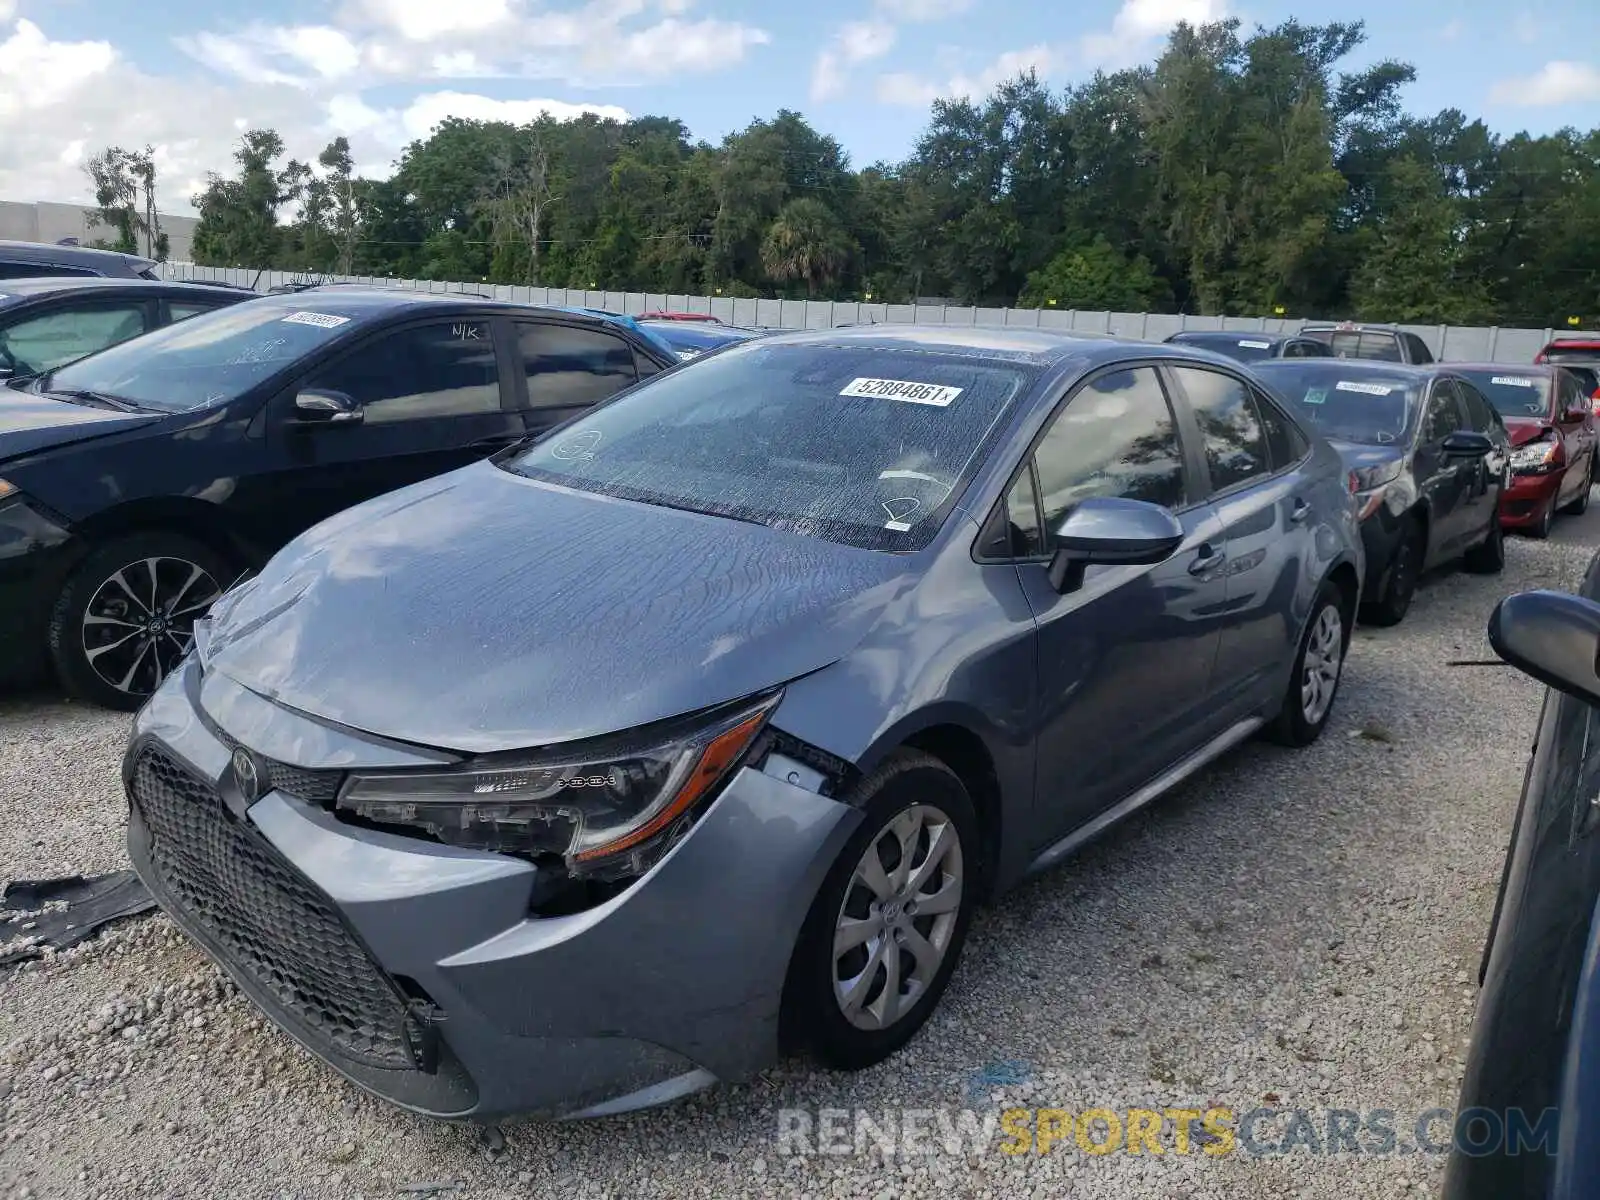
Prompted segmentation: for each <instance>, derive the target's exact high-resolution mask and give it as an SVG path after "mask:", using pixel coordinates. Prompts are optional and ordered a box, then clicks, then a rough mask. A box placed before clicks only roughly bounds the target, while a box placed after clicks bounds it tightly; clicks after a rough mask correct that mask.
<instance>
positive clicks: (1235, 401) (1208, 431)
mask: <svg viewBox="0 0 1600 1200" xmlns="http://www.w3.org/2000/svg"><path fill="white" fill-rule="evenodd" d="M1172 371H1173V374H1174V375H1176V376H1177V377H1178V382H1179V383H1180V384H1182V385H1183V391H1184V394H1185V395H1186V396H1188V397H1189V407H1191V408H1192V409H1194V419H1195V421H1196V423H1197V424H1199V426H1200V436H1201V439H1202V447H1203V449H1204V450H1205V456H1206V465H1207V466H1208V467H1210V468H1211V486H1212V487H1213V488H1214V489H1216V490H1217V491H1219V492H1220V491H1222V490H1223V489H1224V488H1230V487H1232V486H1234V484H1237V483H1242V482H1244V481H1245V480H1246V479H1253V478H1254V477H1256V476H1258V475H1266V474H1268V473H1270V472H1271V470H1272V461H1271V460H1270V459H1269V458H1268V457H1267V431H1266V429H1265V428H1264V427H1263V426H1262V422H1261V417H1260V415H1259V414H1258V413H1257V412H1256V406H1255V402H1254V401H1253V400H1252V399H1251V397H1250V390H1249V389H1248V388H1246V387H1245V385H1244V384H1242V383H1240V382H1239V381H1238V380H1237V379H1235V378H1233V377H1232V376H1231V375H1223V374H1221V373H1220V372H1217V371H1206V370H1203V369H1201V368H1199V367H1174V368H1173V369H1172Z"/></svg>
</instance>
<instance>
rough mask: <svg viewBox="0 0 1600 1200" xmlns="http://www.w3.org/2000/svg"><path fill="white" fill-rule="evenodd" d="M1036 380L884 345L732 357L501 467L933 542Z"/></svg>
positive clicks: (760, 348) (603, 410) (892, 543)
mask: <svg viewBox="0 0 1600 1200" xmlns="http://www.w3.org/2000/svg"><path fill="white" fill-rule="evenodd" d="M1032 379H1033V372H1032V371H1031V370H1029V369H1027V368H1024V367H1021V366H1018V365H1013V364H1010V363H996V362H992V361H986V360H983V359H979V358H976V357H973V356H968V355H959V354H938V353H930V352H924V351H910V350H887V349H882V348H879V347H859V348H858V347H846V346H818V345H798V346H796V345H773V344H771V343H768V342H764V341H763V342H752V343H749V344H747V345H744V346H734V347H730V348H729V349H728V350H726V351H725V352H723V353H722V354H719V355H717V356H716V357H714V358H708V359H706V360H705V361H704V362H701V363H697V364H695V365H694V366H693V367H689V368H687V369H685V370H683V371H673V372H668V373H666V374H663V375H660V376H657V377H656V378H654V379H652V380H651V381H649V382H648V383H645V384H643V385H641V386H640V387H638V388H636V389H634V390H633V391H630V392H628V393H627V394H626V395H623V396H620V397H618V398H617V399H616V400H614V401H612V402H610V403H608V404H605V405H603V406H602V407H600V408H598V409H596V410H595V411H593V412H592V413H589V414H588V415H586V416H583V417H580V418H579V419H577V420H576V421H573V422H570V423H568V424H567V425H564V426H562V427H561V428H560V429H558V430H556V431H555V432H554V433H553V434H552V435H551V436H550V437H547V438H545V439H544V440H543V441H541V442H538V443H536V444H535V445H534V446H532V447H531V448H529V449H527V450H524V451H522V452H521V453H518V454H516V455H514V456H512V457H511V458H509V459H507V460H504V461H503V462H502V465H503V466H504V467H506V469H508V470H512V471H516V472H518V473H520V474H524V475H528V476H530V477H532V478H535V479H543V480H548V481H550V482H552V483H559V484H564V485H566V486H568V487H575V488H582V489H584V490H587V491H594V492H601V493H603V494H605V495H611V496H620V497H623V498H626V499H630V500H638V501H642V502H644V503H647V504H661V505H666V506H668V507H672V508H684V509H689V510H692V511H695V512H703V513H711V514H715V515H719V516H726V517H732V518H734V519H737V520H743V521H752V522H756V523H758V524H762V525H769V526H771V527H773V528H775V529H785V530H789V531H792V532H796V533H802V534H806V535H808V536H811V537H819V538H824V539H826V540H829V541H835V542H842V543H844V544H846V545H851V546H861V547H865V548H868V549H877V550H915V549H920V548H921V547H923V546H925V545H927V543H928V542H929V541H930V540H932V538H933V535H934V534H935V533H936V532H937V531H938V529H939V527H940V525H941V524H942V523H943V521H944V518H945V516H946V514H947V513H948V512H949V509H950V506H951V505H952V504H953V503H954V500H955V496H956V494H957V493H958V491H959V487H960V485H961V484H962V483H963V482H964V481H965V478H966V476H967V474H968V472H969V471H970V470H971V468H972V467H973V466H974V465H975V464H976V462H977V461H978V459H979V456H980V453H981V451H982V450H983V449H984V448H985V446H986V443H987V441H988V438H989V436H990V434H991V433H992V432H993V431H994V430H995V429H996V427H997V426H998V424H999V422H1000V420H1001V418H1002V417H1003V416H1004V415H1005V413H1006V411H1007V409H1008V406H1009V405H1010V403H1011V402H1012V400H1013V399H1014V398H1015V397H1016V396H1017V395H1018V394H1019V393H1020V392H1022V391H1023V390H1024V389H1025V388H1026V387H1027V386H1028V385H1029V383H1030V382H1031V381H1032Z"/></svg>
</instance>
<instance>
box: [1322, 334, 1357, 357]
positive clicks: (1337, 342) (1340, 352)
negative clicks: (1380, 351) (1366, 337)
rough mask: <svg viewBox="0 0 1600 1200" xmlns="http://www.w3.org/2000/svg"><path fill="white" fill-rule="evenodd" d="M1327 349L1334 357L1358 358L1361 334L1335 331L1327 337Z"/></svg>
mask: <svg viewBox="0 0 1600 1200" xmlns="http://www.w3.org/2000/svg"><path fill="white" fill-rule="evenodd" d="M1328 346H1329V349H1331V350H1332V351H1333V355H1334V357H1335V358H1360V357H1361V335H1360V334H1359V333H1336V334H1334V335H1333V336H1332V337H1331V338H1329V339H1328Z"/></svg>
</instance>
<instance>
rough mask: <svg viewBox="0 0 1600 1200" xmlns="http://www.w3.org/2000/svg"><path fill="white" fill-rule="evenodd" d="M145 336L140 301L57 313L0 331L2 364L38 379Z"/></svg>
mask: <svg viewBox="0 0 1600 1200" xmlns="http://www.w3.org/2000/svg"><path fill="white" fill-rule="evenodd" d="M144 332H145V308H144V305H143V304H142V303H140V302H139V301H135V300H130V301H127V302H125V303H122V304H94V305H85V306H80V307H76V308H68V309H57V310H56V311H55V312H51V313H46V314H44V315H42V316H37V317H33V318H31V319H25V320H21V321H18V322H17V323H16V324H15V325H11V326H8V327H7V328H6V329H5V330H3V331H0V363H3V364H5V365H6V366H8V367H10V368H11V371H12V374H14V375H19V376H20V375H37V374H39V373H40V372H41V371H50V370H54V369H55V368H56V367H59V366H62V365H63V364H65V363H69V362H71V361H72V360H73V359H76V358H82V357H83V356H84V355H85V354H93V353H94V352H95V351H96V350H104V349H105V348H106V347H107V346H114V345H116V344H117V343H118V342H125V341H127V340H128V339H129V338H133V337H138V336H139V335H140V334H141V333H144Z"/></svg>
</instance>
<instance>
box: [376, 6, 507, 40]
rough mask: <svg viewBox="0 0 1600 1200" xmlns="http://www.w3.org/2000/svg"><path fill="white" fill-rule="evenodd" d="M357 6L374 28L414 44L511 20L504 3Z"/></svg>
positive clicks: (476, 31) (473, 31) (487, 28)
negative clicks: (392, 32) (396, 34)
mask: <svg viewBox="0 0 1600 1200" xmlns="http://www.w3.org/2000/svg"><path fill="white" fill-rule="evenodd" d="M357 7H358V11H359V12H360V13H361V14H362V15H363V16H365V17H367V18H368V19H369V20H370V21H371V22H372V23H373V24H374V25H377V26H379V27H381V28H384V29H389V30H393V31H394V32H395V33H398V34H399V35H400V36H401V37H403V38H405V39H407V40H408V41H413V42H428V41H433V40H434V39H436V38H441V37H447V36H449V35H451V34H462V33H470V34H475V33H484V32H487V31H489V30H492V29H494V28H495V27H496V26H497V25H506V24H509V23H510V22H511V19H512V12H511V6H510V4H509V3H508V2H507V0H360V3H359V4H358V6H357Z"/></svg>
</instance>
